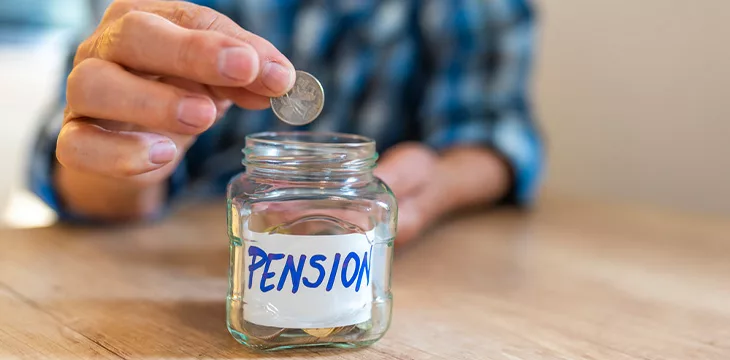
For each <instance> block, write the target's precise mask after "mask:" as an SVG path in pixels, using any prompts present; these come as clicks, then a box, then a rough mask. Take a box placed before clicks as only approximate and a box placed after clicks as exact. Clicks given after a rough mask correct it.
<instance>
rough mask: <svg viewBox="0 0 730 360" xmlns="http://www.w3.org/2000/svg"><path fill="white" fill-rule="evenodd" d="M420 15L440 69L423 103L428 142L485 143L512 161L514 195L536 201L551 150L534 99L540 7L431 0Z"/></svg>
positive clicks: (502, 0)
mask: <svg viewBox="0 0 730 360" xmlns="http://www.w3.org/2000/svg"><path fill="white" fill-rule="evenodd" d="M420 22H421V24H422V26H423V29H422V32H423V34H424V39H425V42H426V46H427V47H428V51H429V55H430V56H431V57H432V58H433V59H434V64H433V66H434V70H435V72H436V75H435V76H434V77H433V79H432V80H431V81H430V82H429V83H428V85H427V89H426V99H425V101H424V105H423V107H422V109H421V110H420V115H421V117H422V119H423V123H424V130H423V131H424V134H423V137H424V138H425V141H426V142H427V143H428V144H430V145H431V146H433V147H435V148H436V149H439V150H442V149H445V148H448V147H452V146H455V145H466V144H470V145H474V144H477V145H483V146H486V147H489V148H490V149H492V150H494V151H496V152H497V153H498V154H500V155H501V156H502V157H503V158H504V159H505V160H506V162H507V163H508V164H509V166H510V167H511V171H512V177H513V185H512V189H511V191H510V194H509V196H508V199H506V200H507V201H510V202H512V203H516V204H519V205H530V204H531V203H532V201H533V200H534V197H535V195H536V192H537V190H538V187H539V184H540V177H541V172H542V167H543V149H542V142H541V137H540V134H539V131H538V129H537V126H536V124H535V122H534V121H533V118H532V115H531V111H530V105H529V104H528V98H527V96H528V95H527V92H528V80H529V72H530V66H531V57H532V51H533V30H534V29H533V10H532V7H531V4H530V3H529V1H528V0H493V1H454V2H447V1H431V2H429V5H426V6H425V8H424V9H423V10H422V11H421V14H420Z"/></svg>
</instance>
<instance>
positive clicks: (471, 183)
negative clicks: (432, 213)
mask: <svg viewBox="0 0 730 360" xmlns="http://www.w3.org/2000/svg"><path fill="white" fill-rule="evenodd" d="M438 166H439V171H438V174H440V176H439V177H438V183H439V184H438V185H437V189H436V191H438V192H440V193H441V196H440V198H441V200H442V201H443V203H442V204H443V205H442V206H443V208H445V209H446V212H450V211H456V210H459V209H462V208H465V207H471V206H478V205H486V204H489V203H492V202H495V201H497V200H499V199H501V198H502V197H504V196H505V194H506V193H507V191H508V190H509V188H510V182H511V179H510V178H511V176H510V171H509V168H508V166H507V164H506V163H505V162H504V161H503V160H502V159H501V158H500V157H499V156H497V155H496V154H495V153H494V152H493V151H490V150H487V149H484V148H479V147H455V148H453V149H451V150H448V151H447V152H445V153H444V154H443V155H441V157H440V160H439V165H438Z"/></svg>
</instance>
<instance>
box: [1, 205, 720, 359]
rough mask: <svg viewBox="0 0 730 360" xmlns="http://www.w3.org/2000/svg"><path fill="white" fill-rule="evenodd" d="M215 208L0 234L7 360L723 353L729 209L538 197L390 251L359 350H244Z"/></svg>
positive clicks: (221, 221)
mask: <svg viewBox="0 0 730 360" xmlns="http://www.w3.org/2000/svg"><path fill="white" fill-rule="evenodd" d="M227 261H228V241H227V238H226V233H225V209H224V202H221V201H218V202H212V203H206V204H200V203H197V204H187V205H185V206H183V207H182V208H180V209H179V210H177V211H175V212H174V213H173V214H172V215H171V216H170V217H169V218H168V219H166V220H164V221H162V222H160V223H157V224H147V225H144V226H137V227H133V228H131V227H123V228H72V227H61V226H57V227H53V228H47V229H37V230H0V358H2V359H44V358H55V359H162V358H169V359H187V358H189V359H194V358H222V359H232V358H239V359H249V358H265V359H276V358H284V359H310V358H320V357H321V358H332V359H505V360H515V359H616V360H622V359H677V360H689V359H723V360H725V359H730V221H728V219H710V218H703V217H698V216H689V215H682V214H675V213H666V212H662V211H658V210H652V209H643V208H638V207H631V206H622V205H606V204H596V203H589V202H578V201H570V200H565V199H560V198H548V199H545V200H543V201H542V202H540V203H539V205H538V206H537V207H536V208H535V209H534V210H533V211H530V212H519V211H516V210H509V209H504V210H498V211H492V212H483V213H477V214H469V215H462V216H459V217H456V218H454V219H451V220H449V221H446V222H444V223H443V224H440V225H437V226H435V227H434V228H433V229H432V230H430V231H429V232H428V235H427V236H425V238H424V239H422V240H421V241H419V242H418V243H417V244H414V245H413V246H408V247H405V248H403V247H400V248H397V249H396V260H395V263H394V269H393V271H394V273H393V284H394V285H393V292H394V301H395V306H394V312H393V324H392V326H391V329H390V331H389V332H388V333H387V335H386V336H385V338H383V340H381V341H380V342H379V343H377V344H375V345H373V346H371V347H369V348H366V349H362V350H327V349H306V350H297V351H286V352H275V353H267V354H259V353H252V352H249V351H247V350H246V349H245V348H244V347H243V346H242V345H239V344H238V343H236V342H235V341H234V340H233V338H231V336H230V335H229V334H228V332H227V330H226V326H225V295H226V290H227V288H226V286H227V266H228V265H227Z"/></svg>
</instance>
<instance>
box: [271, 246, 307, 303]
mask: <svg viewBox="0 0 730 360" xmlns="http://www.w3.org/2000/svg"><path fill="white" fill-rule="evenodd" d="M305 260H307V255H301V256H299V265H298V266H297V267H294V256H292V255H289V256H287V257H286V265H284V269H283V270H282V271H281V279H279V285H278V286H277V287H276V291H281V289H283V288H284V283H285V282H286V275H287V274H291V282H292V289H291V292H292V294H296V293H297V291H298V290H299V281H300V280H301V278H302V271H303V270H304V261H305Z"/></svg>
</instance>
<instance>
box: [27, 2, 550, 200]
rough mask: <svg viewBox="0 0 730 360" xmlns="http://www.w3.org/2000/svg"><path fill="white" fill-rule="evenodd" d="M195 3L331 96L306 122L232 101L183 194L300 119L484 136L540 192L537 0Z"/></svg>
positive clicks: (210, 185)
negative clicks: (248, 145) (532, 86)
mask: <svg viewBox="0 0 730 360" xmlns="http://www.w3.org/2000/svg"><path fill="white" fill-rule="evenodd" d="M195 2H197V3H199V4H201V5H206V6H210V7H212V8H214V9H216V10H218V11H220V12H222V13H224V14H226V15H228V16H229V17H231V18H232V19H233V20H235V21H237V22H238V23H239V24H240V25H241V26H242V27H244V28H246V29H248V30H250V31H252V32H254V33H256V34H259V35H261V36H262V37H264V38H266V39H268V40H269V41H271V42H272V43H273V44H274V45H275V46H276V47H277V48H279V49H280V50H281V51H282V52H283V53H284V54H285V55H287V56H288V57H289V59H291V61H292V63H293V64H294V66H295V67H296V68H298V69H302V70H305V71H308V72H310V73H312V74H313V75H315V76H316V77H317V78H319V80H320V81H321V82H322V85H323V87H324V90H325V96H326V102H325V105H324V109H323V111H322V114H321V115H320V117H319V118H318V119H316V120H315V121H314V122H313V123H311V124H309V125H306V126H303V127H291V126H288V125H286V124H284V123H283V122H281V121H279V120H278V119H277V118H276V117H275V116H274V115H273V114H272V112H271V111H270V110H263V111H248V110H243V109H240V108H232V109H231V110H230V111H229V112H228V113H227V115H226V116H225V117H224V118H223V119H222V120H220V121H219V122H218V123H217V124H216V125H214V126H213V127H212V128H211V129H210V130H209V131H207V132H205V133H204V134H202V135H201V136H200V137H199V138H198V140H197V141H196V143H195V144H194V145H193V146H192V147H191V148H190V150H189V152H188V153H187V156H186V158H185V160H184V161H183V162H182V163H181V165H180V167H179V168H178V170H177V172H176V173H175V174H174V175H173V177H172V179H171V185H172V186H171V190H172V192H171V194H172V195H176V194H179V193H181V190H183V191H182V192H184V193H187V194H192V193H196V192H203V193H216V194H222V193H223V192H224V190H225V185H226V183H227V182H228V180H229V179H230V178H231V177H232V176H234V175H235V174H236V173H237V172H240V171H242V167H241V165H240V161H241V156H242V155H241V148H242V147H243V145H244V137H245V136H246V135H247V134H250V133H253V132H259V131H284V130H292V129H293V130H309V131H336V132H346V133H357V134H361V135H366V136H369V137H372V138H374V139H375V140H376V141H377V144H378V151H380V152H383V151H385V150H386V149H388V148H389V147H391V146H393V145H395V144H397V143H399V142H402V141H408V140H416V141H421V142H424V143H425V144H428V145H430V146H432V147H433V148H435V149H437V150H443V149H446V148H449V147H452V146H457V145H466V144H469V145H481V146H484V147H487V148H490V149H493V150H494V151H496V152H497V153H499V154H501V155H502V156H503V157H504V159H505V160H506V161H507V162H508V164H510V166H511V170H512V177H513V185H512V191H511V192H510V195H509V200H510V201H511V202H513V203H516V204H522V205H528V204H529V203H530V202H531V201H532V200H533V198H534V196H535V194H536V190H537V189H538V187H539V183H540V180H541V174H542V169H543V162H544V159H543V146H542V141H541V140H542V139H541V136H540V132H539V129H538V127H537V126H536V123H535V122H534V120H533V116H532V114H531V108H530V104H529V99H528V86H529V80H530V70H531V60H532V53H533V35H534V14H533V9H532V6H531V4H530V3H529V0H371V1H366V0H319V1H314V0H312V1H306V0H267V1H261V0H208V1H202V0H198V1H195ZM54 124H55V125H54ZM48 125H49V126H47V127H46V128H45V130H44V131H43V134H42V136H41V137H40V141H39V143H38V146H37V149H36V153H37V155H38V158H37V160H38V161H35V164H34V165H35V167H34V170H33V175H32V187H33V189H34V190H35V192H36V193H37V194H38V195H40V196H41V197H42V198H43V199H44V200H45V201H46V202H48V203H49V204H50V205H51V206H52V207H54V208H56V209H57V210H58V206H57V205H58V203H57V200H56V196H55V192H54V189H53V188H52V185H51V181H50V179H51V175H50V174H51V169H52V166H51V164H52V159H53V156H55V155H54V154H53V149H54V148H55V141H56V136H57V134H58V128H59V126H60V119H56V121H51V122H49V124H48Z"/></svg>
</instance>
